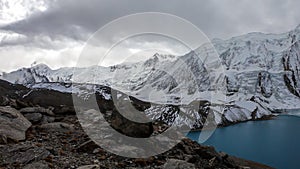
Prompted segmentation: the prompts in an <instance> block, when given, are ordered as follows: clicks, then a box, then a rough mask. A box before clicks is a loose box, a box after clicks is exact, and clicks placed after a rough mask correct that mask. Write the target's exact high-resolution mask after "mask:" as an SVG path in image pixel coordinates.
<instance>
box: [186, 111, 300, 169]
mask: <svg viewBox="0 0 300 169" xmlns="http://www.w3.org/2000/svg"><path fill="white" fill-rule="evenodd" d="M199 134H200V132H191V133H189V135H188V137H189V138H191V139H193V140H195V141H198V137H199ZM202 144H204V145H212V146H214V147H215V148H216V149H217V151H223V152H226V153H228V154H231V155H234V156H237V157H241V158H244V159H248V160H252V161H256V162H260V163H264V164H267V165H269V166H272V167H275V168H279V169H300V117H297V116H288V115H286V116H283V115H282V116H278V117H276V118H275V119H274V120H265V121H249V122H245V123H239V124H236V125H232V126H228V127H224V128H218V129H216V131H215V132H214V134H213V135H212V136H211V137H210V138H209V139H208V140H207V141H206V142H204V143H202Z"/></svg>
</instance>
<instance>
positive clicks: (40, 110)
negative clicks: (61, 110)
mask: <svg viewBox="0 0 300 169" xmlns="http://www.w3.org/2000/svg"><path fill="white" fill-rule="evenodd" d="M20 112H21V113H22V114H26V113H41V114H44V115H49V116H54V115H55V114H54V113H53V111H52V110H50V109H45V108H43V107H26V108H23V109H21V110H20Z"/></svg>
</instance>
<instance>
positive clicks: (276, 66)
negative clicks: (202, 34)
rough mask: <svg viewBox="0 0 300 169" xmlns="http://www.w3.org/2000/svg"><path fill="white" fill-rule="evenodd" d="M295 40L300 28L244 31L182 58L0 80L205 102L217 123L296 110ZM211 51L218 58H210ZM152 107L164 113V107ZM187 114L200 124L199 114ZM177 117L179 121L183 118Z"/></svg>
mask: <svg viewBox="0 0 300 169" xmlns="http://www.w3.org/2000/svg"><path fill="white" fill-rule="evenodd" d="M299 43H300V26H298V27H297V28H296V29H294V30H292V31H290V32H288V33H283V34H263V33H250V34H246V35H242V36H238V37H233V38H231V39H228V40H220V39H218V40H213V41H212V44H213V46H214V47H215V49H214V48H212V47H211V45H209V44H204V45H202V46H200V47H199V48H198V49H195V50H194V51H191V52H190V53H187V54H186V55H183V56H170V55H159V54H154V55H153V56H152V57H151V58H149V59H148V60H146V61H143V62H137V63H124V64H120V65H115V66H111V67H101V66H91V67H87V68H61V69H58V70H51V69H50V68H49V67H47V66H46V65H35V66H33V67H31V68H23V69H20V70H17V71H14V72H11V73H4V74H3V75H1V76H0V78H1V79H4V80H7V81H9V82H12V83H18V84H24V85H26V86H28V87H32V88H39V87H40V88H52V89H55V90H60V91H65V92H72V91H71V90H70V88H66V87H65V86H59V85H60V84H59V83H70V82H75V83H90V84H101V85H104V86H110V87H112V88H114V89H117V90H119V91H122V92H124V93H126V94H128V95H133V96H135V97H137V98H139V99H141V100H145V101H151V102H154V103H165V104H173V105H174V104H175V105H176V104H186V105H188V104H189V103H191V102H193V101H195V100H207V101H209V103H210V105H209V107H210V111H213V113H214V116H215V119H216V122H217V123H218V124H220V123H222V122H224V120H225V121H229V122H236V121H241V120H242V121H243V120H249V119H255V118H260V117H262V116H263V115H269V114H270V113H271V112H270V110H277V109H279V110H280V109H297V108H300V98H299V97H300V96H299V95H300V85H299V84H300V73H299V72H300V71H299V68H300V59H299V58H300V52H299V51H300V47H299ZM215 50H216V51H217V52H218V54H219V58H218V59H215V58H214V57H213V56H214V55H215ZM221 65H223V68H224V69H222V66H221ZM49 82H59V83H57V84H55V85H54V84H53V83H49ZM73 90H74V91H73V92H83V91H78V90H77V89H75V88H74V89H73ZM87 91H92V90H87ZM157 109H163V110H164V112H168V108H157ZM224 109H225V111H224V112H223V110H224ZM155 110H156V108H155V107H152V109H149V110H148V111H147V112H148V115H149V116H153V117H157V116H159V114H157V113H155V112H157V111H155ZM191 112H194V113H192V114H194V116H195V117H197V118H198V119H199V121H200V122H199V123H201V118H202V117H201V114H200V115H199V112H198V111H191ZM206 113H207V112H206ZM167 114H168V113H167ZM204 115H205V113H204V114H202V116H204ZM162 117H167V119H166V120H167V121H168V119H172V118H173V117H172V113H171V115H170V117H169V116H162ZM180 119H181V120H183V121H185V120H184V119H185V118H184V117H181V118H180ZM186 121H188V120H187V119H186Z"/></svg>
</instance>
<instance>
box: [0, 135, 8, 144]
mask: <svg viewBox="0 0 300 169" xmlns="http://www.w3.org/2000/svg"><path fill="white" fill-rule="evenodd" d="M0 144H7V137H6V135H1V134H0Z"/></svg>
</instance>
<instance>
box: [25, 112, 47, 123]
mask: <svg viewBox="0 0 300 169" xmlns="http://www.w3.org/2000/svg"><path fill="white" fill-rule="evenodd" d="M24 116H25V117H26V119H28V120H29V121H30V122H31V123H33V124H36V123H38V122H40V121H41V120H42V118H43V115H42V114H41V113H27V114H24Z"/></svg>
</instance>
